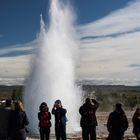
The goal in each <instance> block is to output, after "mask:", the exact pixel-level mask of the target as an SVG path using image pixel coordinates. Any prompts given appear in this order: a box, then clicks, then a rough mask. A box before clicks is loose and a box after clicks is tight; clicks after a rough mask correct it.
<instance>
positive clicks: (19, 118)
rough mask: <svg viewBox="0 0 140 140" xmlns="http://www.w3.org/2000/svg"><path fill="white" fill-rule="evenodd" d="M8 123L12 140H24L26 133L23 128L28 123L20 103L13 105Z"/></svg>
mask: <svg viewBox="0 0 140 140" xmlns="http://www.w3.org/2000/svg"><path fill="white" fill-rule="evenodd" d="M10 121H11V138H12V140H25V139H26V131H27V130H26V127H25V126H26V125H28V124H29V122H28V118H27V116H26V113H25V111H24V108H23V104H22V102H21V101H17V102H16V103H15V110H14V111H13V112H12V116H11V120H10Z"/></svg>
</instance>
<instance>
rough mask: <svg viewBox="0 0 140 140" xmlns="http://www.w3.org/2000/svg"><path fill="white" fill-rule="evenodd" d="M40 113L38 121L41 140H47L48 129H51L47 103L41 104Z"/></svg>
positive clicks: (48, 135) (48, 136)
mask: <svg viewBox="0 0 140 140" xmlns="http://www.w3.org/2000/svg"><path fill="white" fill-rule="evenodd" d="M39 109H40V112H39V113H38V120H39V128H40V130H39V132H40V138H41V140H49V138H50V127H51V121H50V120H51V113H50V112H49V108H48V106H47V103H45V102H43V103H41V105H40V107H39Z"/></svg>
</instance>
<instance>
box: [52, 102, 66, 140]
mask: <svg viewBox="0 0 140 140" xmlns="http://www.w3.org/2000/svg"><path fill="white" fill-rule="evenodd" d="M66 112H67V110H66V109H65V108H63V106H62V103H61V101H60V100H56V101H55V103H54V107H53V109H52V114H53V115H54V116H55V136H56V140H60V139H62V140H66V121H67V118H66Z"/></svg>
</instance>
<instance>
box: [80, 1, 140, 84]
mask: <svg viewBox="0 0 140 140" xmlns="http://www.w3.org/2000/svg"><path fill="white" fill-rule="evenodd" d="M139 13H140V1H135V2H133V3H129V4H128V5H127V6H126V7H125V8H123V9H120V10H117V11H114V12H113V13H111V14H110V15H108V16H106V17H104V18H102V19H100V20H98V21H95V22H93V23H90V24H87V25H83V26H80V27H79V28H78V31H79V33H80V38H85V37H89V38H85V39H83V40H81V52H80V54H81V62H80V66H79V68H78V74H79V77H80V78H81V79H100V78H103V79H105V80H107V79H108V80H109V79H113V80H118V79H119V80H122V81H125V80H128V81H132V82H133V81H138V79H140V69H139V68H134V67H130V66H131V64H140V62H139V60H140V55H139V52H140V46H139V44H140V39H139V38H140V24H139V23H140V15H139ZM139 84H140V83H139Z"/></svg>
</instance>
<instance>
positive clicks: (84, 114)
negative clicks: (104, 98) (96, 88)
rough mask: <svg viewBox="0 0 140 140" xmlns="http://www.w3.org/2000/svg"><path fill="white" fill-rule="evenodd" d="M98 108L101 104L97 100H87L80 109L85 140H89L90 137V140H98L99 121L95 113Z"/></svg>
mask: <svg viewBox="0 0 140 140" xmlns="http://www.w3.org/2000/svg"><path fill="white" fill-rule="evenodd" d="M98 107H99V103H98V102H97V101H96V100H95V99H91V100H90V99H89V98H87V99H86V100H85V103H84V104H83V105H82V106H81V107H80V109H79V113H80V114H81V120H80V125H81V127H82V137H83V140H89V136H90V140H96V126H97V119H96V115H95V113H96V110H97V108H98Z"/></svg>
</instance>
